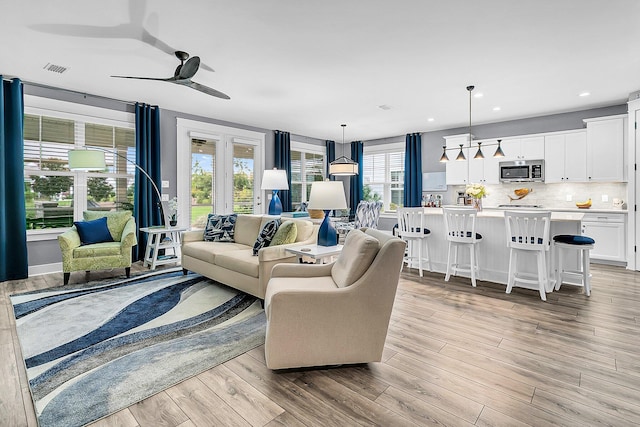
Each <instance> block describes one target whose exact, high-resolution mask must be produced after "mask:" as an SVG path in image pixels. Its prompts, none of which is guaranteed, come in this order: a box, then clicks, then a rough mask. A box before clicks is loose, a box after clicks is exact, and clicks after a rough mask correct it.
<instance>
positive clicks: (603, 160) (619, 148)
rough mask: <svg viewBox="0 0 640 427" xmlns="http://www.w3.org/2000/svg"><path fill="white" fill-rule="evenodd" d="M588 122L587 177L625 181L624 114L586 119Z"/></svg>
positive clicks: (595, 179)
mask: <svg viewBox="0 0 640 427" xmlns="http://www.w3.org/2000/svg"><path fill="white" fill-rule="evenodd" d="M584 122H585V123H586V124H587V179H588V180H589V181H601V182H602V181H604V182H622V181H624V129H625V127H624V116H609V117H600V118H597V119H585V120H584Z"/></svg>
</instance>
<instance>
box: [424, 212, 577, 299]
mask: <svg viewBox="0 0 640 427" xmlns="http://www.w3.org/2000/svg"><path fill="white" fill-rule="evenodd" d="M504 211H505V210H500V209H491V210H483V211H481V212H479V213H478V218H477V221H476V232H477V233H480V234H481V235H482V241H481V242H480V243H479V246H478V265H479V268H480V273H479V276H478V279H479V280H485V281H490V282H495V283H502V284H504V285H506V284H507V276H508V272H509V248H508V247H507V233H506V226H505V220H504ZM520 211H521V210H520ZM538 211H539V210H538ZM424 212H425V225H426V227H427V228H428V229H429V230H431V236H430V237H429V238H428V239H427V243H428V245H429V252H430V255H431V265H432V268H433V270H434V271H436V272H441V273H442V274H444V273H445V272H446V271H447V246H448V245H447V240H446V236H445V232H444V217H443V214H442V209H441V208H425V209H424ZM583 216H584V214H583V213H581V212H552V213H551V226H550V233H549V238H550V239H552V238H553V236H555V235H557V234H580V226H581V221H582V218H583ZM552 251H553V248H552V249H551V250H550V251H549V255H550V256H549V257H548V258H547V267H548V269H549V274H550V276H551V273H552V271H553V270H552V269H553V266H552V259H553V258H552V257H551V255H552V254H551V252H552ZM459 256H460V262H461V263H467V264H468V263H469V255H468V251H460V252H459ZM519 258H520V259H519V260H518V262H519V269H520V271H524V272H530V273H532V274H534V273H535V272H536V263H535V257H533V256H532V257H519ZM567 258H568V257H567ZM566 261H567V262H569V267H570V268H577V267H578V258H577V256H576V257H575V259H566ZM532 289H533V288H532Z"/></svg>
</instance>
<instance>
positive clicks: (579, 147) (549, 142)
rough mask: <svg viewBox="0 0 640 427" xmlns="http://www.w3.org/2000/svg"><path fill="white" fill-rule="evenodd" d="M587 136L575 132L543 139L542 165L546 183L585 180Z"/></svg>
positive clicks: (582, 132)
mask: <svg viewBox="0 0 640 427" xmlns="http://www.w3.org/2000/svg"><path fill="white" fill-rule="evenodd" d="M586 148H587V134H586V132H585V131H583V130H581V131H575V132H567V133H559V134H552V135H546V136H545V137H544V153H545V155H544V165H545V178H544V181H545V182H547V183H553V182H585V181H586V180H587V151H586Z"/></svg>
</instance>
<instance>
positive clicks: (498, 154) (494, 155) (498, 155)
mask: <svg viewBox="0 0 640 427" xmlns="http://www.w3.org/2000/svg"><path fill="white" fill-rule="evenodd" d="M501 142H502V140H501V139H499V140H498V148H496V152H495V153H493V157H504V151H502V147H500V143H501Z"/></svg>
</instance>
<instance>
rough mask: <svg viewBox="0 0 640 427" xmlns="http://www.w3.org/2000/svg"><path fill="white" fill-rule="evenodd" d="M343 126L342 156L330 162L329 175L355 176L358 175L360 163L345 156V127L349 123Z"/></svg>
mask: <svg viewBox="0 0 640 427" xmlns="http://www.w3.org/2000/svg"><path fill="white" fill-rule="evenodd" d="M340 126H342V156H340V157H338V158H337V159H335V160H334V161H333V162H331V163H330V164H329V175H336V176H353V175H358V163H357V162H354V161H353V160H351V159H349V158H347V157H345V155H344V128H345V127H347V125H344V124H343V125H340Z"/></svg>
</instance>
